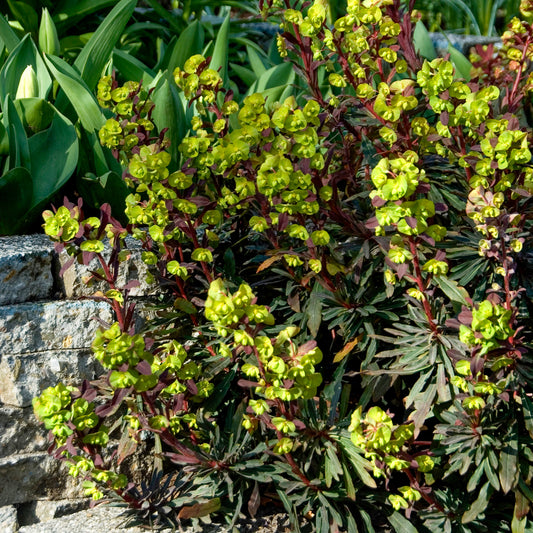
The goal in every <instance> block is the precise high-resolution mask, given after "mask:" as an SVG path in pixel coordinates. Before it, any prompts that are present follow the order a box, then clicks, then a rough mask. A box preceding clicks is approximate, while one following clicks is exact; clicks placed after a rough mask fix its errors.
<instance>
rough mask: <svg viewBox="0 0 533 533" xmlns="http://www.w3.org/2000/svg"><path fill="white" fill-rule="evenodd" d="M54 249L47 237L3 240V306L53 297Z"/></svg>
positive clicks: (0, 275) (0, 266)
mask: <svg viewBox="0 0 533 533" xmlns="http://www.w3.org/2000/svg"><path fill="white" fill-rule="evenodd" d="M53 250H54V247H53V244H52V243H51V241H50V239H49V238H48V237H47V236H46V235H28V236H24V237H0V286H1V287H2V291H1V292H0V305H7V304H14V303H22V302H28V301H30V300H31V301H34V300H45V299H47V298H50V297H51V296H52V294H53V291H54V277H53V253H54V252H53Z"/></svg>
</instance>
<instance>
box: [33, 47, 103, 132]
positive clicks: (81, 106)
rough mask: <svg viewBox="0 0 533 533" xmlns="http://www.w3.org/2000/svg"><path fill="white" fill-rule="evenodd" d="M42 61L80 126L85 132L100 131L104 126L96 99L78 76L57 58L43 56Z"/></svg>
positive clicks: (64, 62)
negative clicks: (66, 99)
mask: <svg viewBox="0 0 533 533" xmlns="http://www.w3.org/2000/svg"><path fill="white" fill-rule="evenodd" d="M44 59H45V61H46V64H47V66H48V68H49V69H50V72H52V74H53V75H54V77H55V79H56V80H57V82H58V83H59V86H60V87H61V89H62V90H63V91H64V93H65V94H66V96H67V98H68V99H69V101H70V103H71V104H72V107H73V108H74V109H75V111H76V113H77V115H78V117H79V119H80V122H81V125H82V126H83V127H84V128H85V129H86V130H87V131H94V130H98V129H100V128H101V127H102V125H103V124H104V115H103V114H102V111H101V110H100V107H99V106H98V103H97V101H96V98H95V97H94V95H93V94H92V93H91V91H90V90H89V88H88V87H87V85H86V83H85V82H84V81H83V80H82V79H81V77H80V75H79V74H78V73H77V72H76V71H75V70H74V69H73V68H72V67H71V66H70V65H69V64H68V63H67V62H66V61H63V60H62V59H60V58H59V57H55V56H47V55H45V58H44ZM58 105H59V104H58ZM63 109H64V108H63V107H62V108H60V110H61V111H63Z"/></svg>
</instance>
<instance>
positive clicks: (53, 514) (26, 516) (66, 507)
mask: <svg viewBox="0 0 533 533" xmlns="http://www.w3.org/2000/svg"><path fill="white" fill-rule="evenodd" d="M89 505H90V500H88V499H80V500H59V501H50V500H37V501H35V502H28V503H23V504H20V505H18V523H19V525H20V526H28V525H32V524H37V523H43V522H49V521H50V520H54V519H56V518H61V517H62V516H67V515H70V514H73V513H77V512H79V511H82V510H84V509H88V507H89Z"/></svg>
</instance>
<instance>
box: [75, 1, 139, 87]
mask: <svg viewBox="0 0 533 533" xmlns="http://www.w3.org/2000/svg"><path fill="white" fill-rule="evenodd" d="M136 5H137V0H121V1H120V2H119V3H118V4H117V5H116V6H115V7H114V8H113V9H112V10H111V12H110V13H109V15H107V17H106V18H105V19H104V20H103V22H102V23H101V24H100V25H99V26H98V29H97V30H96V31H95V32H94V33H93V35H92V37H91V38H90V39H89V42H88V43H87V44H86V45H85V46H84V47H83V50H82V51H81V52H80V54H79V55H78V57H77V58H76V61H74V67H75V68H76V70H77V71H78V72H79V73H80V75H81V78H82V79H83V81H84V82H85V83H86V84H87V86H88V87H89V89H90V90H93V89H94V88H95V87H96V84H97V82H98V80H99V79H100V77H101V76H102V72H103V70H104V67H105V65H106V63H107V62H108V61H109V58H110V56H111V52H112V51H113V48H114V47H115V45H116V43H117V42H118V40H119V39H120V36H121V35H122V32H123V31H124V28H125V27H126V24H127V22H128V20H129V19H130V18H131V15H132V14H133V10H134V9H135V6H136Z"/></svg>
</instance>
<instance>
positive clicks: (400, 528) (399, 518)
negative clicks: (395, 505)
mask: <svg viewBox="0 0 533 533" xmlns="http://www.w3.org/2000/svg"><path fill="white" fill-rule="evenodd" d="M387 519H388V521H389V522H390V525H391V526H392V527H393V528H394V531H396V533H418V531H417V529H416V527H415V526H413V524H411V522H409V520H407V518H405V516H403V515H401V514H400V513H398V512H394V513H392V514H391V515H390V516H389V517H387Z"/></svg>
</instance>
